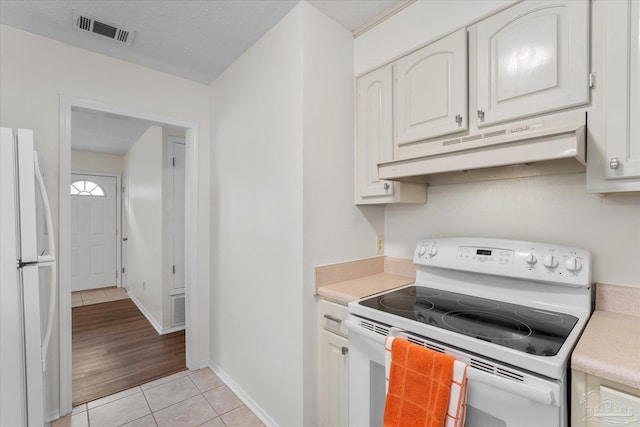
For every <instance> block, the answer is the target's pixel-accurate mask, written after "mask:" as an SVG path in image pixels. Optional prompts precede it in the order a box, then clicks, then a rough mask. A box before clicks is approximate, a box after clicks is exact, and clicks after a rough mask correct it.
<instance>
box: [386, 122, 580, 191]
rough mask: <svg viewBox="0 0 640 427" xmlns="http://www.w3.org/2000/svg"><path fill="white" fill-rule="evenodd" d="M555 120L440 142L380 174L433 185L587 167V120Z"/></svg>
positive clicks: (391, 178) (392, 163)
mask: <svg viewBox="0 0 640 427" xmlns="http://www.w3.org/2000/svg"><path fill="white" fill-rule="evenodd" d="M553 124H555V125H556V126H546V127H543V126H533V125H530V126H519V127H514V128H512V129H510V130H508V131H507V130H505V129H497V130H493V131H489V132H485V133H481V134H475V135H468V136H463V137H460V138H452V139H447V140H444V141H439V142H438V141H436V142H434V143H433V147H434V149H433V151H432V154H429V155H425V156H423V157H415V158H408V159H399V160H393V161H390V162H383V163H380V164H378V175H379V178H380V179H385V180H392V181H404V182H413V183H427V184H431V185H434V184H455V183H462V182H478V181H490V180H496V179H508V178H520V177H525V176H538V175H550V174H556V173H576V172H584V170H585V165H586V122H573V123H569V124H567V123H560V124H559V125H558V124H557V123H553Z"/></svg>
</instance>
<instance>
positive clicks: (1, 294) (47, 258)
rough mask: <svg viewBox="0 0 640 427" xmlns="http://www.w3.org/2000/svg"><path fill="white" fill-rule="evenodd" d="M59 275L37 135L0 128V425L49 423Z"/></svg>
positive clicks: (29, 131) (23, 130)
mask: <svg viewBox="0 0 640 427" xmlns="http://www.w3.org/2000/svg"><path fill="white" fill-rule="evenodd" d="M56 276H57V273H56V261H55V242H54V239H53V223H52V219H51V210H50V209H49V202H48V199H47V194H46V191H45V187H44V182H43V179H42V173H41V172H40V167H39V163H38V155H37V153H36V152H35V151H34V145H33V131H31V130H26V129H18V130H17V132H13V130H12V129H7V128H0V426H16V427H22V426H38V427H40V426H42V425H44V424H45V400H46V394H45V385H46V377H45V371H46V366H47V361H46V359H47V351H48V346H49V340H50V337H51V327H52V324H53V322H52V321H53V314H54V309H55V305H56V297H57V286H56V280H57V278H56Z"/></svg>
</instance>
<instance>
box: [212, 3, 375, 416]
mask: <svg viewBox="0 0 640 427" xmlns="http://www.w3.org/2000/svg"><path fill="white" fill-rule="evenodd" d="M352 42H353V40H352V38H351V35H350V34H349V32H348V31H346V30H345V29H344V28H342V27H340V26H339V25H337V24H336V23H334V22H333V21H331V20H330V19H328V18H327V17H326V16H324V15H322V14H320V13H319V12H318V11H317V10H315V9H314V8H313V7H312V6H310V5H309V4H307V3H300V4H299V5H298V6H296V8H295V9H294V10H293V11H292V12H291V13H289V14H288V15H287V16H286V17H285V18H283V20H282V21H281V22H280V23H278V24H277V25H276V26H275V27H274V28H273V29H271V30H270V31H269V32H268V33H267V34H266V35H265V36H264V37H263V38H262V39H261V40H260V41H258V42H257V43H256V44H255V45H254V46H252V47H251V48H250V49H248V50H247V51H246V52H245V53H244V54H243V55H242V56H241V57H240V58H239V59H238V60H237V61H236V62H235V63H234V64H233V65H231V66H230V67H229V68H228V69H227V70H226V71H225V73H223V75H221V76H220V77H219V78H218V79H217V80H216V81H215V82H214V83H213V84H212V86H211V105H212V115H211V123H212V126H211V129H212V136H211V139H212V141H214V145H213V150H212V153H211V163H212V175H211V177H212V196H211V210H212V227H211V242H212V257H211V266H212V267H211V268H212V276H211V281H212V285H211V286H212V288H211V331H212V336H211V358H212V361H213V363H215V364H216V365H217V366H218V367H220V369H221V370H222V371H223V372H225V373H226V374H227V375H229V376H230V377H231V378H232V379H233V380H234V381H235V382H236V384H237V385H238V386H239V387H240V388H242V389H243V390H244V391H245V392H246V393H247V394H249V395H250V396H251V398H252V399H253V400H254V401H255V402H256V404H257V405H258V406H259V407H260V408H261V409H262V410H263V411H264V412H265V413H266V414H267V416H269V417H270V418H271V419H272V420H273V421H274V422H275V423H277V424H278V425H280V426H283V427H289V426H290V427H298V426H302V425H315V424H316V411H315V406H316V401H315V399H316V393H315V389H316V363H315V362H316V342H315V339H316V334H315V332H316V330H315V328H316V325H315V312H316V311H315V300H314V297H313V292H314V289H313V266H315V265H318V264H323V263H328V262H336V261H343V260H344V259H345V258H362V257H367V256H371V255H373V254H374V253H375V236H376V232H379V231H381V230H382V219H383V218H382V213H383V211H382V208H379V207H372V208H369V209H359V208H357V207H355V206H354V205H353V200H354V196H353V192H354V190H353V179H354V178H353V177H354V160H353V129H354V127H353V126H354V123H353V75H352V73H353V57H352Z"/></svg>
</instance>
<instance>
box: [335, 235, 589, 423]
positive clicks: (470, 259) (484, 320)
mask: <svg viewBox="0 0 640 427" xmlns="http://www.w3.org/2000/svg"><path fill="white" fill-rule="evenodd" d="M413 260H414V263H415V264H416V282H415V283H414V284H413V285H409V286H406V287H403V288H400V289H396V290H392V291H389V292H386V293H383V294H379V295H376V296H373V297H369V298H364V299H362V300H360V301H354V302H351V303H350V304H349V312H350V316H349V319H348V320H347V326H348V327H349V333H350V335H349V347H350V348H349V425H350V426H351V427H359V426H377V425H381V424H382V412H383V408H384V397H385V396H384V393H385V379H384V338H385V337H386V336H387V335H388V334H389V333H390V331H391V330H392V329H393V330H394V333H395V334H399V335H400V336H403V337H404V338H406V339H408V340H410V341H412V342H414V343H416V344H419V345H424V346H426V347H428V348H430V349H432V350H435V351H439V352H443V353H447V354H450V355H452V356H454V357H456V358H457V359H459V360H461V361H464V362H465V363H467V364H468V365H469V369H468V379H469V386H468V393H467V417H466V423H465V426H466V427H543V426H544V427H566V426H568V416H569V408H568V402H569V401H570V399H568V393H569V383H570V381H569V380H568V378H567V375H568V363H569V359H570V354H571V351H572V349H573V347H574V346H575V344H576V342H577V340H578V338H579V336H580V334H581V332H582V330H583V329H584V327H585V325H586V322H587V321H588V319H589V316H590V315H591V312H592V306H593V296H592V295H593V293H592V288H593V287H592V283H591V257H590V254H589V252H588V251H585V250H581V249H576V248H569V247H564V246H557V245H551V244H545V243H538V242H525V241H514V240H503V239H486V238H441V239H428V240H421V241H419V242H418V243H417V245H416V249H415V252H414V258H413Z"/></svg>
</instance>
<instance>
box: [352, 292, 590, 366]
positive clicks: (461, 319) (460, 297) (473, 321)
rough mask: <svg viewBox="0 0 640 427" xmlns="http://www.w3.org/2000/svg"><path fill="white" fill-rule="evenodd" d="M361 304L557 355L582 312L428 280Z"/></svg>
mask: <svg viewBox="0 0 640 427" xmlns="http://www.w3.org/2000/svg"><path fill="white" fill-rule="evenodd" d="M359 303H360V304H361V305H363V306H366V307H370V308H373V309H376V310H381V311H385V312H387V313H391V314H395V315H397V316H402V317H405V318H407V319H411V320H417V321H418V322H422V323H426V324H428V325H431V326H434V327H437V328H442V329H446V330H449V331H453V332H457V333H460V334H464V335H467V336H470V337H474V338H477V339H480V340H483V341H488V342H491V343H494V344H498V345H501V346H504V347H509V348H512V349H514V350H519V351H523V352H526V353H530V354H535V355H538V356H555V355H556V354H557V353H558V351H559V350H560V347H562V344H563V343H564V341H565V340H566V339H567V337H568V336H569V334H570V333H571V330H572V329H573V327H574V326H575V324H576V323H577V322H578V319H577V318H576V317H573V316H570V315H567V314H562V313H556V312H552V311H546V310H539V309H533V308H529V307H525V306H521V305H516V304H510V303H506V302H502V301H494V300H490V299H484V298H478V297H473V296H469V295H464V294H458V293H455V292H448V291H441V290H437V289H431V288H427V287H423V286H409V287H406V288H402V289H399V290H397V291H393V292H390V293H387V294H384V295H378V296H374V297H371V298H367V299H364V300H361V301H360V302H359Z"/></svg>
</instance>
